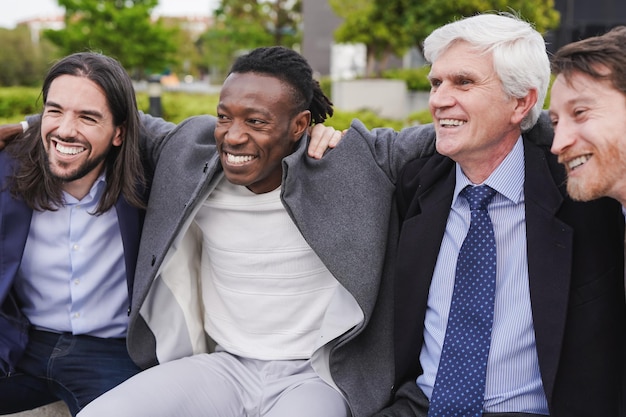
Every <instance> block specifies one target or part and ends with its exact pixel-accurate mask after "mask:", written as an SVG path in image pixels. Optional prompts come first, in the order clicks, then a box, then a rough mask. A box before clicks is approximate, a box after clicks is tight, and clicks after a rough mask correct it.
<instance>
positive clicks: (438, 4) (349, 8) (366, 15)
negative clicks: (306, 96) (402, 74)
mask: <svg viewBox="0 0 626 417" xmlns="http://www.w3.org/2000/svg"><path fill="white" fill-rule="evenodd" d="M329 2H330V5H331V7H332V8H333V10H334V11H335V13H336V14H337V15H338V16H339V17H341V18H343V19H344V20H343V22H342V24H341V25H340V26H339V27H338V28H337V30H336V32H335V40H336V41H337V42H345V43H363V44H365V46H366V49H367V63H368V64H367V70H366V76H373V75H379V74H380V72H381V71H382V70H384V69H385V68H386V61H387V59H388V58H389V57H390V56H391V55H397V56H402V55H404V53H405V52H406V51H407V50H408V49H409V48H411V47H417V48H418V49H420V50H421V48H422V44H423V42H424V39H425V38H426V37H427V36H428V35H429V34H430V33H431V32H432V31H433V30H435V29H436V28H438V27H440V26H443V25H444V24H446V23H449V22H451V21H454V20H456V19H459V18H461V17H465V16H472V15H474V14H476V13H481V12H485V11H493V10H498V11H508V12H511V13H513V14H517V15H519V16H520V17H522V18H523V19H526V20H527V21H529V22H533V23H534V25H535V28H536V29H537V30H538V31H539V32H545V31H547V30H549V29H554V28H556V27H557V26H558V23H559V12H558V11H557V10H556V9H555V8H554V0H329ZM377 65H378V67H376V66H377Z"/></svg>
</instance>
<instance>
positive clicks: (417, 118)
mask: <svg viewBox="0 0 626 417" xmlns="http://www.w3.org/2000/svg"><path fill="white" fill-rule="evenodd" d="M39 92H40V90H39V89H38V88H27V87H8V88H0V124H2V123H15V122H17V121H20V120H23V118H24V115H28V114H35V113H38V112H39V111H40V108H41V102H40V99H39ZM218 99H219V96H218V95H216V94H211V95H206V94H189V93H180V92H168V91H166V92H164V93H163V96H162V98H161V105H162V109H163V118H164V119H166V120H169V121H171V122H174V123H179V122H181V121H182V120H184V119H186V118H187V117H190V116H195V115H199V114H212V115H215V113H216V109H217V102H218ZM137 106H138V108H139V110H142V111H143V112H145V113H148V112H149V110H150V100H149V98H148V95H147V94H146V93H138V94H137ZM352 119H359V120H361V121H362V122H363V123H364V124H365V125H366V126H367V127H368V128H370V129H373V128H375V127H391V128H394V129H396V130H398V129H401V128H403V127H405V126H408V125H411V124H414V123H428V122H430V115H429V114H428V112H420V113H415V114H412V115H410V116H409V117H408V118H407V120H405V121H398V120H390V119H385V118H382V117H379V116H378V115H376V114H375V113H374V112H371V111H355V112H345V111H340V110H336V111H335V114H334V115H333V117H331V118H330V119H328V120H327V121H326V123H325V124H326V125H328V126H333V127H334V128H335V129H341V130H343V129H347V128H348V127H349V126H350V122H351V121H352Z"/></svg>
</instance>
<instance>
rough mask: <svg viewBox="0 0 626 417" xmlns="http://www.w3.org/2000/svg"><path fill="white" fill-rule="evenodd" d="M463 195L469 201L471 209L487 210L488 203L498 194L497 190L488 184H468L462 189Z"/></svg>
mask: <svg viewBox="0 0 626 417" xmlns="http://www.w3.org/2000/svg"><path fill="white" fill-rule="evenodd" d="M461 195H462V196H463V197H465V199H466V200H467V201H468V202H469V205H470V210H472V211H473V210H487V205H489V202H490V201H491V199H492V198H493V196H494V195H496V190H494V189H493V188H491V187H489V186H488V185H478V186H476V187H472V186H471V185H468V186H467V187H465V188H464V189H463V191H461Z"/></svg>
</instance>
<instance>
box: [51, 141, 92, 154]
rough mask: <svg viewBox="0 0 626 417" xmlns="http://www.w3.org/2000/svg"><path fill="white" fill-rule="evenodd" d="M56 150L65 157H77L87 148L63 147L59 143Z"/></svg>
mask: <svg viewBox="0 0 626 417" xmlns="http://www.w3.org/2000/svg"><path fill="white" fill-rule="evenodd" d="M56 149H57V151H59V152H60V153H62V154H65V155H77V154H79V153H81V152H83V151H84V150H85V148H83V147H77V146H64V145H61V144H60V143H57V146H56Z"/></svg>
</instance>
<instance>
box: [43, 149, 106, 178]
mask: <svg viewBox="0 0 626 417" xmlns="http://www.w3.org/2000/svg"><path fill="white" fill-rule="evenodd" d="M109 152H110V148H109V149H108V150H107V151H106V152H103V153H102V154H100V155H98V157H97V158H95V159H92V160H89V159H88V160H87V161H85V163H84V164H82V165H80V166H79V167H78V168H77V169H76V170H74V171H71V172H70V173H69V174H67V175H65V176H59V175H57V174H55V173H54V172H53V171H52V169H50V158H49V157H48V153H47V152H44V158H45V160H46V161H45V162H46V163H45V167H46V171H47V172H48V174H49V175H50V177H51V178H54V179H57V180H59V181H61V182H72V181H76V180H78V179H81V178H83V177H84V176H85V175H87V174H89V173H90V172H91V171H93V170H94V169H96V167H97V166H98V165H100V163H101V162H102V161H104V160H105V159H106V158H107V156H108V154H109Z"/></svg>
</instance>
